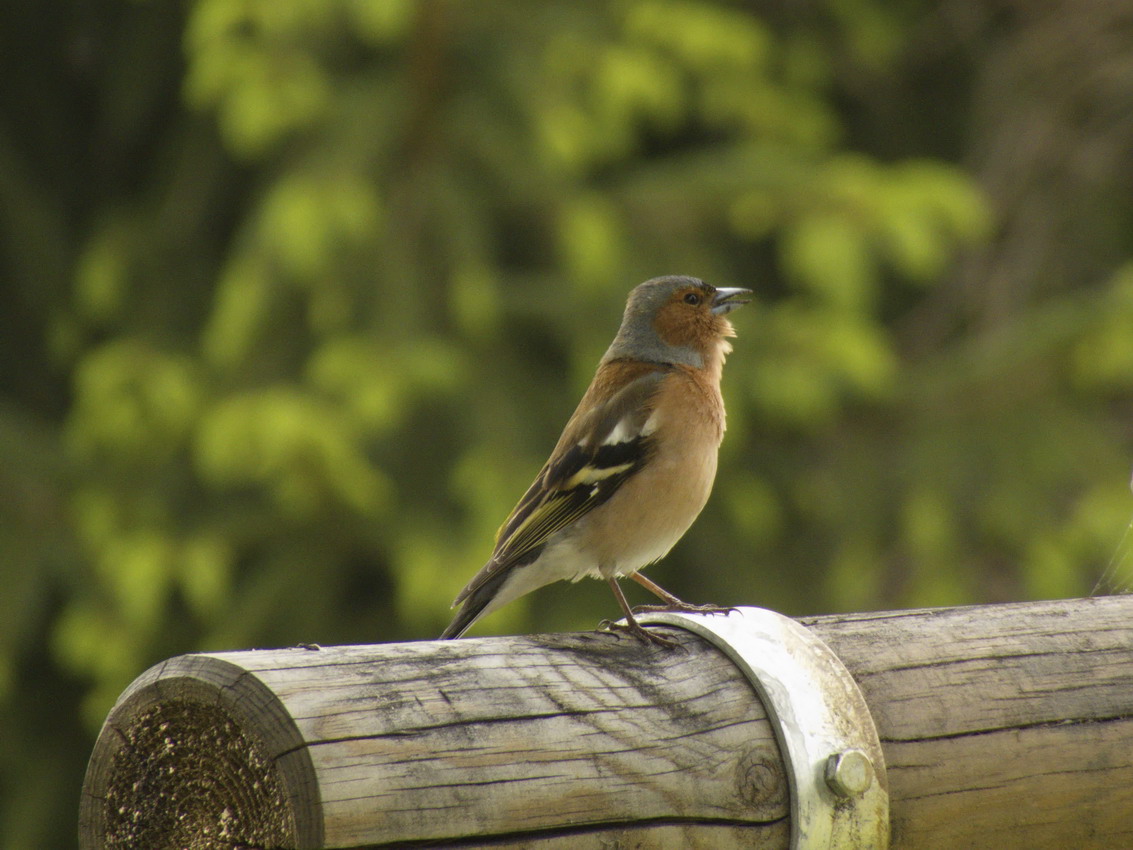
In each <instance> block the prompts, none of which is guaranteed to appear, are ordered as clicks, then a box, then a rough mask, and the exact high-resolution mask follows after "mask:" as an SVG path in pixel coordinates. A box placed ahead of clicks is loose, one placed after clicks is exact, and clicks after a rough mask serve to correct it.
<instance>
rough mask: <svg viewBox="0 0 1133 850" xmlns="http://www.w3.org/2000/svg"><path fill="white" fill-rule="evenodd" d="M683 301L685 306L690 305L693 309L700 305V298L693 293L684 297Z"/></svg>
mask: <svg viewBox="0 0 1133 850" xmlns="http://www.w3.org/2000/svg"><path fill="white" fill-rule="evenodd" d="M684 301H685V303H686V304H691V305H692V306H693V307H695V306H696V305H697V304H699V303H700V296H699V295H698V294H697V293H695V292H690V293H688V294H687V295H685V298H684Z"/></svg>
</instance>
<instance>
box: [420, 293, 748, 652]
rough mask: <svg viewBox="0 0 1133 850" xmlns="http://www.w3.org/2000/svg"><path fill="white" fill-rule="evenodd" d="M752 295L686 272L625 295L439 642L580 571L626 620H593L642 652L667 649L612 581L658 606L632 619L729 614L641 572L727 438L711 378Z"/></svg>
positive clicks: (701, 492)
mask: <svg viewBox="0 0 1133 850" xmlns="http://www.w3.org/2000/svg"><path fill="white" fill-rule="evenodd" d="M753 297H754V294H753V292H752V291H751V290H750V289H743V288H723V287H720V288H718V287H714V286H711V285H709V284H707V283H705V282H704V281H702V280H700V279H698V278H695V277H687V276H683V275H670V276H665V277H657V278H653V279H651V280H647V281H645V282H644V283H642V284H639V285H638V286H636V287H635V288H634V289H633V290H632V291H631V292H630V294H629V297H628V299H627V301H626V307H625V312H624V314H623V316H622V322H621V326H620V327H619V329H618V332H617V334H616V335H615V337H614V341H613V342H612V343H611V344H610V347H609V348H608V349H607V350H606V353H605V354H604V355H603V356H602V359H601V360H600V361H599V364H598V369H597V371H596V373H595V375H594V379H593V380H592V381H591V383H590V387H589V388H588V389H587V390H586V392H585V393H584V394H583V396H582V400H581V401H580V402H579V404H578V407H577V409H576V410H575V411H574V414H573V415H572V416H571V417H570V419H569V420H568V422H567V424H566V427H565V428H564V429H563V432H562V436H561V437H560V438H559V441H558V443H557V444H556V445H555V447H554V450H553V451H552V452H551V456H550V458H549V459H548V460H547V462H546V463H545V464H544V465H543V468H542V469H541V470H540V471H539V474H538V475H537V476H536V478H535V481H534V482H533V483H532V484H531V486H530V488H528V490H527V492H526V493H525V494H524V495H523V498H522V499H520V500H519V503H518V504H517V505H516V506H515V508H514V509H513V510H512V512H511V514H510V515H509V516H508V518H507V519H506V520H505V521H504V523H503V525H502V526H500V529H499V531H498V532H497V535H496V541H495V547H494V549H493V551H492V555H491V557H490V558H489V559H488V562H487V563H486V564H485V565H484V566H483V567H482V568H481V569H480V571H479V572H477V573H476V575H475V576H473V578H472V580H471V581H469V582H468V584H467V585H466V586H465V588H464V589H463V590H462V591H460V594H459V595H458V596H457V597H456V600H455V601H454V602H453V606H452V607H454V608H455V607H456V606H458V605H459V606H460V609H459V611H457V613H456V615H455V616H454V617H453V620H452V622H451V623H450V624H449V626H448V628H446V629H445V630H444V632H443V633H442V634H441V639H443V640H447V639H453V638H458V637H460V636H461V635H463V634H464V633H465V632H466V631H467V630H468V628H469V627H470V626H471V625H472V624H473V623H474V622H476V620H478V619H479V618H480V617H483V616H484V615H485V614H488V613H490V612H492V611H494V610H496V609H497V608H499V607H501V606H502V605H505V604H506V603H508V602H510V601H512V600H514V599H517V598H518V597H520V596H523V595H524V594H526V593H529V592H531V591H532V590H535V589H537V588H540V587H543V586H544V585H547V584H550V583H552V582H555V581H560V580H569V581H572V582H575V581H578V580H579V579H581V578H584V577H587V576H590V577H594V578H598V579H604V580H605V581H606V582H607V583H608V584H609V586H610V588H611V590H612V591H613V593H614V597H615V599H616V600H617V602H618V605H619V607H620V608H621V611H622V613H623V614H624V617H625V622H624V623H618V624H611V623H610V622H609V621H603V623H602V625H603V626H605V627H606V628H611V629H618V630H623V631H626V632H629V633H630V634H632V635H633V636H635V637H637V638H639V639H641V640H643V641H646V642H650V643H655V644H663V645H671V644H672V641H670V640H668V639H667V638H663V637H661V636H660V635H657V634H656V633H654V632H651V631H649V630H647V629H645V628H644V627H643V626H641V625H640V624H639V623H638V621H637V619H636V618H635V617H634V611H633V610H631V609H630V606H629V604H628V603H627V602H626V598H625V594H624V593H623V592H622V589H621V586H620V585H619V584H618V580H619V579H621V578H626V577H628V578H631V579H633V580H634V581H636V582H637V583H638V584H640V585H642V586H643V587H645V588H646V589H647V590H649V591H650V592H651V593H653V594H654V595H656V596H657V597H658V598H660V599H661V601H662V602H663V603H664V604H662V605H654V606H641V607H639V608H638V609H637V611H638V612H641V611H643V610H649V611H654V610H667V611H685V612H701V613H719V612H726V611H729V610H732V609H729V608H720V607H718V606H715V605H690V604H689V603H686V602H683V601H682V600H681V599H679V598H678V597H676V596H674V595H673V594H671V593H669V592H668V591H667V590H664V589H663V588H662V587H660V586H659V585H657V584H655V583H654V582H653V581H651V580H650V579H648V578H646V577H645V576H644V575H642V574H641V572H640V571H641V569H642V568H644V567H646V566H649V565H650V564H652V563H655V562H656V561H658V560H660V559H661V558H663V557H664V556H665V555H667V554H668V552H669V550H670V549H672V547H673V545H674V544H676V542H677V541H678V540H679V539H680V538H681V537H682V536H683V535H684V533H685V532H686V531H687V530H688V528H689V526H691V525H692V523H693V521H694V520H695V519H696V518H697V516H698V515H699V514H700V512H701V509H702V508H703V507H704V505H705V503H706V502H707V501H708V496H709V493H710V492H711V490H712V483H713V480H714V479H715V477H716V462H717V452H718V449H719V446H720V442H721V440H722V439H723V436H724V424H725V423H724V418H725V413H724V401H723V398H722V396H721V394H720V376H721V371H722V368H723V365H724V359H725V357H726V356H727V355H728V354H729V353H730V352H731V350H732V346H731V343H730V342H729V341H728V339H729V337H734V336H735V330H734V329H733V327H732V324H731V322H730V321H729V320H728V319H727V318H726V316H727V314H728V313H730V312H731V311H732V310H734V309H736V308H737V307H740V306H742V305H744V304H747V303H748V302H749V301H751V299H752V298H753Z"/></svg>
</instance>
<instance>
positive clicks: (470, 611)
mask: <svg viewBox="0 0 1133 850" xmlns="http://www.w3.org/2000/svg"><path fill="white" fill-rule="evenodd" d="M507 577H508V572H507V571H506V570H500V571H499V572H498V573H497V574H496V575H494V576H492V577H491V578H489V579H488V581H486V582H484V584H482V585H480V586H479V587H478V588H476V589H475V590H473V591H472V592H471V593H470V594H468V595H467V596H466V597H464V600H463V602H462V603H461V606H460V610H459V611H457V612H456V616H455V617H453V618H452V622H451V623H449V624H448V628H447V629H445V630H444V631H443V632H441V636H440V640H452V639H454V638H458V637H460V636H461V635H462V634H464V633H465V632H466V631H468V629H469V627H470V626H471V625H472V624H473V623H475V622H476V621H477V620H479V619H480V617H482V616H483V615H484V614H485V613H487V611H488V610H491V609H489V607H488V606H489V605H490V604H491V602H492V600H493V599H495V598H496V594H497V593H498V592H499V589H500V585H502V584H503V583H504V580H505V579H506V578H507ZM493 607H494V606H493Z"/></svg>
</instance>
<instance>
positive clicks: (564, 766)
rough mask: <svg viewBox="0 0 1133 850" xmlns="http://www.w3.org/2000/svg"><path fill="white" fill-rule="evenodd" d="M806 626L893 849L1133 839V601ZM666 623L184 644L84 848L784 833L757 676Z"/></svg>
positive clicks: (129, 710)
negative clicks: (854, 737) (405, 638)
mask: <svg viewBox="0 0 1133 850" xmlns="http://www.w3.org/2000/svg"><path fill="white" fill-rule="evenodd" d="M802 622H803V624H804V625H806V626H807V627H808V628H809V629H810V630H811V631H812V633H814V634H815V635H817V636H818V637H820V638H821V639H822V640H823V641H824V642H825V643H826V644H827V645H828V646H829V647H830V648H831V649H833V651H834V652H835V653H836V654H837V656H838V657H839V658H840V659H841V661H842V663H843V664H844V665H845V666H846V667H847V668H848V669H849V670H850V672H851V673H852V674H853V675H854V678H855V679H856V680H857V682H858V685H859V686H860V688H861V690H862V692H863V693H864V695H865V697H866V701H867V703H868V704H869V707H870V710H871V712H872V714H873V719H874V722H875V724H876V726H877V729H878V732H879V733H880V738H881V743H882V750H883V752H884V756H885V761H886V766H887V769H888V780H889V796H890V800H889V802H890V810H891V816H892V844H891V846H892V847H894V848H907V850H914V848H915V850H933V848H941V850H943V849H944V848H949V850H951V849H952V848H959V847H964V848H989V850H990V849H991V848H994V850H1015V848H1019V850H1022V848H1027V850H1056V848H1057V850H1066V848H1075V850H1089V848H1097V849H1098V850H1113V848H1118V847H1133V596H1126V597H1107V598H1100V599H1083V600H1069V601H1061V602H1043V603H1025V604H1015V605H999V606H982V607H970V608H953V609H934V610H920V611H896V612H887V613H877V614H857V615H846V616H831V617H815V618H807V619H804V620H802ZM670 634H672V635H673V636H674V637H675V638H676V639H677V640H678V641H679V642H680V647H679V648H677V649H666V648H660V647H653V646H644V645H641V644H639V643H638V642H637V641H635V640H633V639H632V638H628V637H625V636H618V635H610V634H601V633H585V634H570V635H540V636H533V637H514V638H491V639H480V640H462V641H454V642H443V643H441V642H419V643H408V644H387V645H379V646H364V647H337V648H326V649H320V650H314V649H313V650H307V649H284V650H270V651H249V652H233V653H216V654H205V655H189V656H182V657H179V658H175V659H172V660H170V661H167V662H165V663H163V664H160V665H158V666H156V667H154V668H152V669H151V670H150V671H148V672H147V673H145V674H144V675H143V676H141V677H140V678H139V679H138V680H137V681H136V682H135V683H134V684H133V685H131V687H130V688H129V689H128V690H127V691H126V692H125V693H124V694H123V695H122V697H121V699H120V700H119V702H118V704H117V705H116V706H115V708H114V710H113V711H112V712H111V714H110V716H109V717H108V719H107V721H106V725H105V726H104V728H103V731H102V733H101V735H100V736H99V739H98V742H97V743H96V745H95V749H94V752H93V754H92V757H91V762H90V767H89V769H88V773H87V778H86V782H85V784H84V788H83V795H82V801H81V809H80V845H81V847H82V848H84V850H94V848H104V847H192V848H194V850H211V848H225V850H232V848H235V847H255V848H261V847H270V848H285V847H286V848H292V847H295V848H323V847H326V848H355V850H358V849H359V848H379V847H395V846H422V847H436V846H461V847H472V846H482V845H488V844H490V845H491V846H492V847H539V848H570V850H584V848H591V847H593V848H598V847H643V848H644V847H673V848H685V847H707V848H727V847H739V846H743V847H757V848H760V847H764V848H786V847H788V845H789V840H790V838H789V835H790V823H789V812H790V808H789V805H788V802H789V801H788V792H787V785H786V780H785V772H784V768H783V765H782V763H781V761H780V757H779V751H778V747H777V745H776V743H775V735H774V732H773V730H772V728H771V726H770V724H769V722H768V720H767V715H766V713H765V712H764V710H763V708H762V706H761V705H760V703H759V701H758V700H757V699H756V698H755V692H754V691H753V689H752V687H751V685H750V683H749V682H748V681H747V680H746V679H745V678H744V676H743V674H742V673H740V672H739V671H738V670H737V668H736V667H735V666H734V665H733V664H732V662H731V661H729V660H728V659H727V658H726V657H725V656H724V655H723V654H721V653H720V652H719V651H718V650H716V649H715V648H713V647H711V646H709V645H708V644H706V643H705V642H703V641H702V640H701V639H700V638H697V637H695V636H693V635H692V634H690V633H687V632H682V631H680V630H677V629H673V630H672V631H671V632H670Z"/></svg>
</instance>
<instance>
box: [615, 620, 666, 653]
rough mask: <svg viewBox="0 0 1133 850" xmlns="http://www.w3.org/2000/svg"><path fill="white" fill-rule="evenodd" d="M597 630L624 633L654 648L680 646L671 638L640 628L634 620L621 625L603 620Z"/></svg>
mask: <svg viewBox="0 0 1133 850" xmlns="http://www.w3.org/2000/svg"><path fill="white" fill-rule="evenodd" d="M598 629H599V631H603V632H625V633H626V634H629V635H632V636H633V637H635V638H637V639H638V640H639V641H641V642H642V643H651V644H653V645H654V646H664V647H669V648H672V647H674V646H680V644H679V643H677V641H675V640H673V639H672V638H667V637H664V636H662V635H659V634H657V632H652V631H650V630H649V629H647V628H645V627H644V626H642V625H641V624H640V623H638V622H637V621H636V620H628V621H626V622H623V623H615V622H613V621H612V620H603V621H602V622H600V623H599V624H598Z"/></svg>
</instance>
